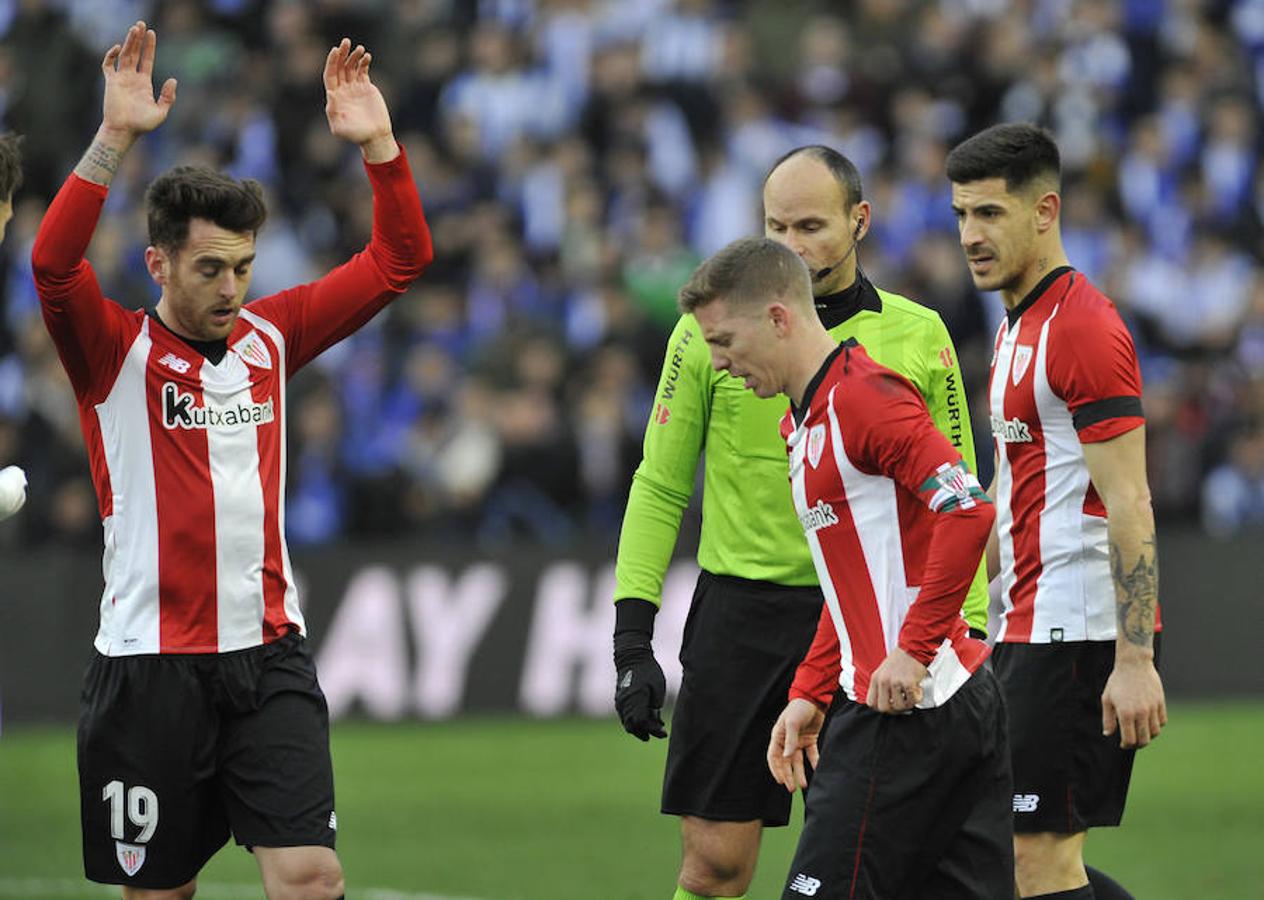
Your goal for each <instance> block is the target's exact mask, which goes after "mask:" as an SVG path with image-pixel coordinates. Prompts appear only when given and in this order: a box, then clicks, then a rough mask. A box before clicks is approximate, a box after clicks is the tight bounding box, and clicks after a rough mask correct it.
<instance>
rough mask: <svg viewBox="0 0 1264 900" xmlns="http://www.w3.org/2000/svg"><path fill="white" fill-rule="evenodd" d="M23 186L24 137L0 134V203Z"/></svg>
mask: <svg viewBox="0 0 1264 900" xmlns="http://www.w3.org/2000/svg"><path fill="white" fill-rule="evenodd" d="M21 186H22V135H20V134H13V133H9V134H0V203H3V202H4V201H5V200H12V199H13V194H14V192H15V191H17V189H18V188H20V187H21Z"/></svg>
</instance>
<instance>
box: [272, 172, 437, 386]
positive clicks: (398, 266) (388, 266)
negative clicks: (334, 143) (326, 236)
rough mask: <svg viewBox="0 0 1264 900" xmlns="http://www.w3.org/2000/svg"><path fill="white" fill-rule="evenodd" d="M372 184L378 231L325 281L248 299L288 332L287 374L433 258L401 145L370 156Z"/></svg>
mask: <svg viewBox="0 0 1264 900" xmlns="http://www.w3.org/2000/svg"><path fill="white" fill-rule="evenodd" d="M364 168H365V170H366V171H367V172H368V175H369V183H370V185H372V188H373V237H372V239H371V240H370V241H369V243H368V246H366V247H365V248H364V249H363V250H362V251H360V252H359V253H357V254H356V255H355V256H353V257H352V258H351V259H350V260H349V261H347V262H346V263H343V264H342V265H341V266H339V267H338V268H336V269H334V270H333V271H332V272H330V273H329V274H328V275H326V276H325V277H324V278H321V279H320V280H319V281H314V282H312V283H311V284H305V285H301V286H299V287H295V288H290V289H289V290H286V291H282V292H281V293H279V294H273V295H272V296H270V297H263V298H261V299H259V300H256V301H254V302H252V303H251V304H250V305H249V307H248V308H249V309H250V310H251V312H254V313H257V314H259V315H261V316H263V317H264V318H266V319H268V320H269V321H271V322H273V323H274V324H276V326H277V327H278V328H280V329H281V332H282V333H283V334H284V335H285V342H286V359H287V370H288V371H287V374H291V375H292V374H293V373H294V372H296V371H298V369H300V368H302V367H303V366H304V365H306V364H307V363H309V362H311V360H312V359H313V358H315V357H316V356H317V355H319V354H320V353H321V352H323V351H324V350H326V349H328V348H329V347H331V346H332V345H334V344H336V343H337V342H338V341H340V340H342V339H343V338H345V337H346V336H347V335H349V334H351V333H352V332H354V331H355V330H356V329H358V328H359V327H360V326H362V325H363V324H364V323H365V322H367V321H369V319H371V318H373V316H375V315H377V313H378V312H380V311H381V310H382V308H383V307H385V306H386V304H388V303H389V302H390V301H391V300H393V299H394V298H395V297H397V296H399V295H400V294H402V293H403V292H404V291H405V290H407V289H408V286H409V285H410V284H412V282H413V281H415V280H416V279H417V277H418V276H419V275H421V273H422V270H423V269H425V267H426V266H427V265H429V264H430V260H431V259H433V258H434V249H433V247H432V246H431V242H430V227H429V226H428V225H427V224H426V217H425V215H424V214H423V213H422V209H421V198H420V197H419V196H418V195H417V185H416V184H415V183H414V182H413V176H412V170H411V169H410V168H409V166H408V159H407V158H406V157H405V155H404V150H403V148H402V147H401V148H400V151H399V155H398V156H397V157H395V158H394V159H393V160H391V161H390V162H385V163H380V164H377V165H370V164H368V163H366V164H365V167H364Z"/></svg>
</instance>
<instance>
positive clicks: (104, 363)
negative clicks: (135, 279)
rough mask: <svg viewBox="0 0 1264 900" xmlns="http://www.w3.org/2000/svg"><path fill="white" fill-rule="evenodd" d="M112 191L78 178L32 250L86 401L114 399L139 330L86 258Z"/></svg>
mask: <svg viewBox="0 0 1264 900" xmlns="http://www.w3.org/2000/svg"><path fill="white" fill-rule="evenodd" d="M107 193H108V191H107V189H106V188H105V187H104V186H103V185H99V184H95V183H93V182H91V181H86V180H85V179H82V178H80V177H79V176H78V175H73V174H72V175H71V176H70V177H69V178H67V179H66V181H65V183H64V184H63V185H62V186H61V190H59V191H58V192H57V196H56V197H55V198H54V199H53V202H52V205H50V206H49V207H48V211H47V212H46V213H45V214H44V219H43V221H41V222H40V226H39V231H38V232H37V233H36V235H35V245H34V247H33V249H32V251H31V270H32V272H33V274H34V278H35V290H36V293H37V294H38V295H39V300H40V311H41V313H42V315H43V317H44V324H45V326H47V328H48V333H49V334H50V335H51V336H52V338H53V344H54V345H55V346H56V347H57V354H58V356H59V357H60V358H61V361H62V365H63V366H64V367H65V369H66V374H67V375H68V376H69V377H70V384H71V386H72V387H73V388H74V391H75V396H76V397H77V398H78V399H79V401H80V402H82V403H100V402H101V401H103V400H104V399H105V398H106V397H107V396H108V395H109V393H110V388H111V387H112V386H113V383H114V378H115V377H116V376H117V374H118V371H119V369H120V368H121V367H122V364H123V357H124V355H125V354H126V353H127V347H128V344H129V343H130V340H129V339H130V338H131V337H132V336H133V335H134V332H135V325H134V324H133V321H132V317H131V316H130V315H129V314H128V313H127V311H126V310H124V309H123V308H122V307H120V306H119V305H118V304H117V303H111V302H110V301H109V300H107V299H106V298H105V296H104V295H103V294H102V293H101V286H100V285H99V284H98V283H97V277H96V273H94V272H93V271H92V266H91V264H89V263H88V261H87V260H86V259H85V258H84V253H85V252H87V249H88V243H89V242H90V241H91V240H92V233H93V232H94V231H95V230H96V226H97V221H98V219H100V217H101V208H102V207H103V206H104V205H105V198H106V195H107Z"/></svg>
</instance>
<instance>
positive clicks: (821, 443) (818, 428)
mask: <svg viewBox="0 0 1264 900" xmlns="http://www.w3.org/2000/svg"><path fill="white" fill-rule="evenodd" d="M824 452H825V426H824V425H813V426H812V427H811V428H810V429H808V462H810V463H811V464H812V468H814V469H815V468H816V465H817V463H819V462H820V461H821V454H822V453H824Z"/></svg>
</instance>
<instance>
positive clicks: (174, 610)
mask: <svg viewBox="0 0 1264 900" xmlns="http://www.w3.org/2000/svg"><path fill="white" fill-rule="evenodd" d="M366 168H367V169H368V171H369V177H370V181H371V182H372V185H373V194H374V230H373V239H372V241H371V242H370V244H369V246H368V247H367V248H366V249H365V250H364V251H363V252H361V253H359V254H357V255H356V256H355V257H354V258H353V259H352V260H351V261H350V262H348V263H346V264H345V265H343V266H340V267H339V268H337V269H335V270H334V271H333V272H331V273H330V274H329V275H327V276H325V277H324V278H322V279H320V280H319V281H316V282H313V283H312V284H307V285H303V286H300V287H296V288H292V289H290V290H287V291H283V292H281V293H279V294H275V295H273V296H270V297H265V298H262V299H259V300H256V301H254V302H252V303H249V304H247V305H246V306H245V307H243V309H242V312H241V315H240V318H239V319H238V322H237V324H236V326H235V327H234V329H233V332H232V334H231V335H229V337H228V339H227V347H228V352H227V353H226V354H225V355H224V357H223V359H222V360H220V361H219V363H218V364H212V363H211V362H210V361H209V360H208V359H206V358H205V357H203V356H202V355H201V354H199V353H198V352H197V351H196V350H195V349H193V347H192V346H190V345H189V344H188V343H186V342H184V341H183V340H181V339H180V338H179V337H177V336H176V335H175V334H173V333H172V332H170V331H168V330H167V329H166V328H165V327H164V326H163V325H162V324H161V323H159V322H158V321H157V320H155V319H154V318H152V317H151V316H148V315H146V314H145V313H144V312H143V311H139V310H138V311H128V310H125V309H123V308H122V307H120V306H119V305H117V304H115V303H113V302H111V301H109V300H107V299H106V298H105V297H104V296H103V295H102V294H101V290H100V287H99V286H98V285H97V281H96V277H95V275H94V274H93V272H92V269H91V267H90V266H89V264H88V263H87V262H86V261H85V260H84V259H83V253H84V250H85V248H86V247H87V244H88V241H89V239H90V238H91V235H92V231H93V229H94V228H95V227H96V222H97V219H98V217H99V215H100V210H101V206H102V204H103V202H104V200H105V196H106V189H105V188H104V187H101V186H100V185H96V184H93V183H91V182H88V181H84V180H82V179H79V178H78V177H76V176H74V175H72V176H71V177H70V178H69V179H68V180H67V181H66V183H65V185H64V186H63V187H62V189H61V191H60V192H59V193H58V195H57V198H56V199H55V200H54V202H53V204H52V206H51V207H50V208H49V211H48V214H47V215H46V217H45V219H44V221H43V223H42V224H41V226H40V232H39V235H38V237H37V239H36V244H35V250H34V253H33V267H34V270H35V276H36V285H37V288H38V290H39V294H40V301H41V304H42V308H43V313H44V320H45V322H46V324H47V326H48V329H49V332H50V333H51V334H52V337H53V340H54V342H55V344H56V346H57V351H58V353H59V355H60V356H61V359H62V363H63V365H64V366H65V368H66V371H67V373H68V374H69V376H70V381H71V385H72V386H73V388H74V391H75V396H76V398H77V400H78V404H79V416H80V423H81V425H82V428H83V433H84V437H85V441H86V445H87V451H88V457H89V462H90V466H91V470H92V478H93V482H94V484H95V486H96V490H97V501H98V505H99V507H100V512H101V518H102V522H103V525H104V532H105V535H104V537H105V553H104V563H103V569H104V575H105V590H104V593H103V595H102V598H101V623H100V629H99V631H98V633H97V637H96V648H97V650H99V651H100V652H101V653H103V654H105V655H108V656H126V655H132V654H139V653H207V652H227V651H231V650H238V649H242V648H245V647H253V646H257V645H259V644H263V643H268V642H271V641H273V640H276V639H277V638H279V637H281V636H283V635H284V634H286V633H287V632H289V631H291V630H297V631H299V632H303V631H304V624H303V614H302V611H301V609H300V607H299V601H298V596H297V592H296V590H295V584H294V574H293V571H292V570H291V567H290V560H289V554H288V552H287V550H286V545H285V453H286V451H285V425H286V409H285V383H286V381H287V379H288V378H289V376H291V375H292V374H293V373H294V372H295V371H297V370H298V369H299V368H300V367H301V366H303V365H304V364H306V363H307V362H308V361H310V360H311V359H312V358H313V357H315V356H316V355H317V354H318V353H320V352H321V351H322V350H324V349H325V348H326V347H328V346H330V345H331V344H333V343H334V342H336V341H338V340H341V339H342V338H343V337H345V336H347V335H348V334H350V333H351V332H352V331H354V330H355V329H356V328H358V327H359V326H360V325H362V324H363V323H364V322H366V321H367V320H368V319H369V318H370V317H371V316H372V315H373V314H374V313H376V312H377V311H378V310H380V309H381V308H382V307H383V306H385V305H386V303H387V302H389V301H390V300H391V299H392V298H393V297H395V296H397V295H398V294H399V293H400V292H402V291H403V290H404V289H405V288H406V287H407V286H408V284H409V283H410V282H411V281H412V280H413V279H415V278H416V277H417V275H419V274H420V273H421V269H422V268H423V267H424V266H425V265H426V263H428V262H429V260H430V257H431V246H430V235H429V231H428V229H427V226H426V223H425V219H424V217H423V215H422V210H421V203H420V200H419V198H418V197H417V190H416V187H415V185H414V183H413V180H412V175H411V173H410V171H409V168H408V164H407V161H406V160H405V159H404V157H403V155H402V153H401V155H400V156H399V157H398V158H397V159H396V160H394V161H392V162H389V163H384V164H381V165H375V166H367V167H366Z"/></svg>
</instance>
